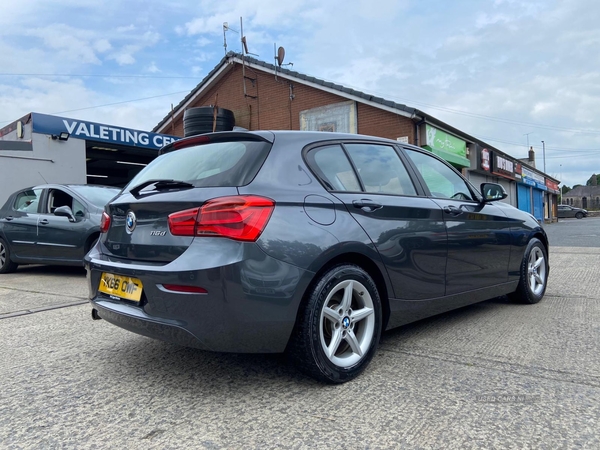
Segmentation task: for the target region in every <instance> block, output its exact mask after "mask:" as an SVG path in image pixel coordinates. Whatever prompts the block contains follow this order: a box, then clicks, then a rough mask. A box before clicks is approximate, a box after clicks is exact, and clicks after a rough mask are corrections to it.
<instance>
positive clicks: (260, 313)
mask: <svg viewBox="0 0 600 450" xmlns="http://www.w3.org/2000/svg"><path fill="white" fill-rule="evenodd" d="M220 241H221V242H220V244H221V252H220V253H219V255H217V256H216V257H214V258H213V257H212V255H210V254H204V255H200V254H198V250H199V248H196V249H194V248H193V247H194V245H192V246H190V248H189V249H188V250H187V251H186V252H184V254H182V255H181V256H180V257H179V258H177V260H176V261H173V263H170V264H166V265H156V264H154V265H147V264H142V263H136V262H123V261H117V260H110V258H107V257H106V256H105V255H102V254H101V253H100V252H98V247H96V248H94V249H92V250H91V251H90V253H89V254H88V255H86V258H85V265H86V269H87V279H88V287H89V298H90V303H91V304H92V307H93V308H95V309H96V310H97V311H98V313H99V315H100V317H102V318H103V319H105V320H107V321H108V322H110V323H112V324H114V325H116V326H119V327H121V328H124V329H126V330H129V331H132V332H134V333H137V334H141V335H143V336H148V337H151V338H154V339H160V340H163V341H168V342H173V343H176V344H180V345H184V346H187V347H195V348H200V349H204V350H211V351H220V352H239V353H274V352H282V351H284V350H285V347H286V345H287V342H288V340H289V337H290V335H291V333H292V330H293V328H294V324H295V321H296V314H297V312H298V307H299V304H300V301H301V299H302V296H303V294H304V291H305V290H306V288H307V286H308V284H309V283H310V281H311V279H312V277H313V275H314V274H313V273H312V272H308V271H305V270H302V269H299V268H298V267H296V266H293V265H290V264H288V263H285V262H282V261H279V260H276V259H274V258H271V257H270V256H267V255H266V254H265V253H264V252H263V251H262V250H261V249H260V248H259V247H258V246H257V245H256V244H248V243H237V242H232V243H231V245H233V247H236V251H235V252H228V251H227V249H223V247H222V245H223V240H222V239H221V240H220ZM226 245H230V244H229V243H228V244H226ZM204 250H206V249H204ZM229 250H232V249H231V248H230V249H229ZM224 253H229V255H235V257H234V258H228V261H227V264H223V262H224ZM211 261H212V263H215V262H216V263H217V264H218V265H215V264H212V263H211ZM211 265H212V266H211ZM102 272H109V273H113V274H116V275H122V276H131V277H135V278H138V279H140V280H141V282H142V283H143V291H142V299H141V301H140V302H139V303H136V302H130V301H126V300H119V299H117V298H114V297H109V296H107V295H106V294H103V293H101V292H99V291H98V286H99V283H100V277H101V275H102ZM163 284H179V285H193V286H200V287H203V288H204V289H206V291H207V292H208V293H207V294H189V293H177V292H171V291H166V290H165V289H164V288H162V285H163Z"/></svg>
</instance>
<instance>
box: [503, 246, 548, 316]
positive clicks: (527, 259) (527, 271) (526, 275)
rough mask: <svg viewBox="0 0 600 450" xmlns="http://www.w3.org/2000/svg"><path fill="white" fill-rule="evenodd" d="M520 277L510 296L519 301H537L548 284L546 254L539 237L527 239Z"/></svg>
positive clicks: (529, 302)
mask: <svg viewBox="0 0 600 450" xmlns="http://www.w3.org/2000/svg"><path fill="white" fill-rule="evenodd" d="M519 271H520V274H521V278H520V280H519V285H518V286H517V290H516V291H515V292H513V293H512V294H511V295H510V297H511V298H512V299H513V300H516V301H518V302H520V303H528V304H533V303H537V302H539V301H540V300H541V299H542V297H544V293H545V292H546V286H547V284H548V274H549V272H550V270H549V267H548V254H547V252H546V248H545V247H544V244H542V242H541V241H540V240H539V239H536V238H533V239H531V241H529V244H528V245H527V249H526V250H525V254H524V255H523V261H522V262H521V268H520V270H519Z"/></svg>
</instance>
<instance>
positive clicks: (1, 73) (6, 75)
mask: <svg viewBox="0 0 600 450" xmlns="http://www.w3.org/2000/svg"><path fill="white" fill-rule="evenodd" d="M0 76H2V77H12V76H14V77H89V78H158V79H164V78H177V79H199V78H201V77H198V76H183V75H177V76H175V75H141V74H137V75H98V74H83V73H80V74H77V73H8V72H0Z"/></svg>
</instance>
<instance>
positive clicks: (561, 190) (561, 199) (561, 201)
mask: <svg viewBox="0 0 600 450" xmlns="http://www.w3.org/2000/svg"><path fill="white" fill-rule="evenodd" d="M561 184H562V185H563V186H564V184H565V183H563V181H562V164H561V165H560V184H559V185H558V188H559V189H560V204H561V205H562V204H563V198H562V196H563V189H562V186H561Z"/></svg>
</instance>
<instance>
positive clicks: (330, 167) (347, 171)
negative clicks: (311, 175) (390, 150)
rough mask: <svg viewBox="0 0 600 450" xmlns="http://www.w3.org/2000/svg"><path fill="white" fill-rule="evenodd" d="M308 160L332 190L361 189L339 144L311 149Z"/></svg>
mask: <svg viewBox="0 0 600 450" xmlns="http://www.w3.org/2000/svg"><path fill="white" fill-rule="evenodd" d="M308 160H309V163H310V164H311V166H312V167H313V169H315V171H316V172H317V174H318V175H319V177H320V178H321V179H322V180H323V181H324V182H325V183H326V184H327V187H328V188H329V189H331V190H332V191H354V192H360V191H361V189H360V183H359V182H358V180H357V179H356V174H355V173H354V170H353V169H352V165H351V164H350V161H348V158H347V157H346V154H345V153H344V150H342V147H340V146H339V145H331V146H327V147H319V148H317V149H315V150H312V151H311V152H310V153H309V154H308Z"/></svg>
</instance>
